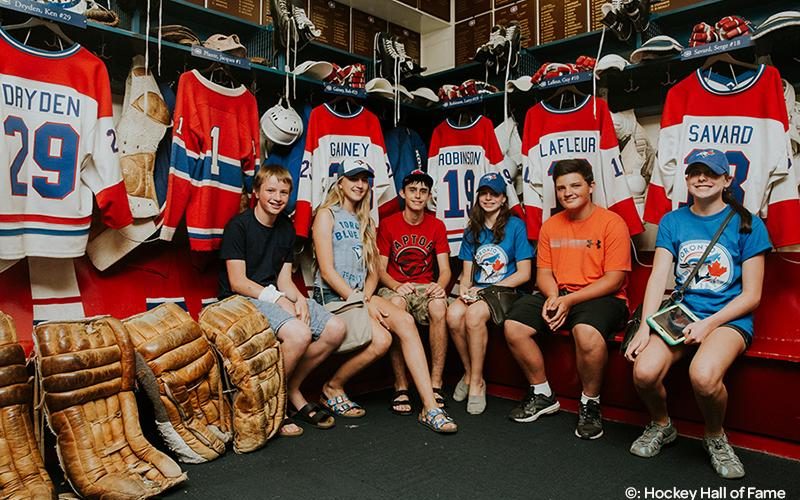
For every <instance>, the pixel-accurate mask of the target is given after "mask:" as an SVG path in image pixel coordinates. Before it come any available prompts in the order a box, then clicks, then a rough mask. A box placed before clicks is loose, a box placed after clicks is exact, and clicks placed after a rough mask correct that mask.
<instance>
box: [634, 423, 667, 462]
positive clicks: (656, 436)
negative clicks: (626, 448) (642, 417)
mask: <svg viewBox="0 0 800 500" xmlns="http://www.w3.org/2000/svg"><path fill="white" fill-rule="evenodd" d="M677 437H678V431H677V430H675V427H674V426H673V425H672V422H670V423H668V424H667V425H658V424H657V423H655V422H650V423H649V424H647V427H645V429H644V432H643V433H642V435H641V436H639V437H638V438H637V439H636V441H634V442H633V444H632V445H631V453H633V454H634V455H636V456H637V457H643V458H650V457H654V456H656V455H658V454H659V453H660V452H661V447H663V446H664V445H665V444H669V443H671V442H673V441H675V439H677Z"/></svg>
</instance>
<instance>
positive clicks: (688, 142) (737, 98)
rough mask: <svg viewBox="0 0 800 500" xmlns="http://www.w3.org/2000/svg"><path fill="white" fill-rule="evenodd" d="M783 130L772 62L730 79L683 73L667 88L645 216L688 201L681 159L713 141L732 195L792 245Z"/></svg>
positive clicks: (793, 204) (793, 190)
mask: <svg viewBox="0 0 800 500" xmlns="http://www.w3.org/2000/svg"><path fill="white" fill-rule="evenodd" d="M788 130H789V121H788V115H787V111H786V104H785V102H784V97H783V88H782V86H781V80H780V75H779V74H778V70H777V69H775V68H774V67H772V66H764V65H762V66H759V67H758V69H757V70H756V71H754V72H751V73H750V74H744V75H739V76H738V77H737V81H733V80H731V79H729V78H725V77H721V76H719V75H716V74H714V73H710V74H709V73H705V72H703V73H701V71H700V70H698V71H696V72H695V73H693V74H691V75H689V76H688V77H686V78H685V79H684V80H682V81H681V82H679V83H678V84H676V85H675V86H674V87H672V88H671V89H670V91H669V93H668V94H667V100H666V102H665V104H664V114H663V115H662V117H661V133H660V135H659V140H658V162H657V164H656V168H655V169H654V170H653V177H652V179H651V181H650V186H649V187H648V191H647V200H646V202H645V211H644V219H645V220H646V221H647V222H652V223H654V224H658V222H659V221H660V220H661V217H662V216H663V215H664V214H665V213H667V212H669V211H671V210H674V209H676V208H678V207H680V206H683V205H686V204H687V203H690V202H691V200H689V196H688V192H687V188H686V181H685V180H684V176H685V170H686V167H687V166H688V165H686V159H687V158H688V157H689V156H690V155H691V154H692V152H694V151H695V150H697V149H708V148H714V149H718V150H720V151H723V152H724V153H725V155H726V156H727V157H728V161H729V162H730V168H731V174H732V176H733V183H732V184H731V190H732V191H733V194H734V196H736V197H737V199H738V200H739V201H740V202H741V203H742V204H743V205H744V206H745V207H746V208H747V209H748V210H750V211H751V212H753V213H756V214H758V215H760V216H761V217H764V218H766V224H767V230H768V231H769V235H770V239H771V240H772V244H773V245H774V246H776V247H782V246H787V245H796V244H799V243H800V201H798V193H797V181H796V178H795V168H793V167H792V163H791V147H790V145H789V133H788Z"/></svg>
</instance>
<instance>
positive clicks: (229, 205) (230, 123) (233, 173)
mask: <svg viewBox="0 0 800 500" xmlns="http://www.w3.org/2000/svg"><path fill="white" fill-rule="evenodd" d="M172 129H173V132H172V157H171V160H170V167H169V184H168V187H167V200H166V202H165V205H164V212H163V219H164V226H163V227H162V228H161V239H163V240H167V241H170V240H172V236H173V234H174V233H175V228H176V227H177V226H178V223H180V221H181V218H182V217H183V214H184V212H185V213H186V228H187V231H188V233H189V247H190V248H191V249H192V250H205V251H208V250H216V249H217V248H219V246H220V243H222V231H223V230H224V229H225V224H227V223H228V221H229V220H230V219H231V217H233V216H234V215H236V214H237V213H238V212H239V208H240V204H241V198H242V193H243V192H250V191H251V188H252V181H253V175H254V173H255V169H257V168H258V166H259V141H260V137H259V128H258V107H257V106H256V98H255V97H254V96H253V94H251V93H250V92H249V91H248V90H247V89H246V88H245V87H244V86H239V87H237V88H235V89H231V88H228V87H223V86H221V85H217V84H216V83H214V82H211V81H209V80H207V79H206V78H205V77H203V75H201V74H200V73H199V72H197V71H196V70H192V71H187V72H186V73H184V74H182V75H181V77H180V80H179V81H178V92H177V96H176V102H175V113H174V115H173V127H172Z"/></svg>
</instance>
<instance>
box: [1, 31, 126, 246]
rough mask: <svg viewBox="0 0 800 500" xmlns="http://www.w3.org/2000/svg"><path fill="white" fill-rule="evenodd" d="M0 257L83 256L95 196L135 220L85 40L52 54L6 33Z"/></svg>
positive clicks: (96, 64)
mask: <svg viewBox="0 0 800 500" xmlns="http://www.w3.org/2000/svg"><path fill="white" fill-rule="evenodd" d="M0 123H2V126H3V134H2V136H0V165H2V167H0V169H2V171H3V173H2V175H0V258H1V259H20V258H22V257H25V256H37V257H79V256H81V255H83V254H84V253H85V251H86V242H87V241H88V239H89V225H90V223H91V219H92V208H93V199H92V198H93V197H92V194H93V193H94V197H95V198H96V200H97V205H98V206H99V207H100V211H101V212H102V216H103V222H104V223H105V224H107V225H108V226H111V227H113V228H120V227H123V226H126V225H128V224H130V223H131V222H132V221H133V219H132V217H131V212H130V208H129V206H128V199H127V194H126V192H125V185H124V184H123V182H122V173H121V170H120V166H119V158H118V155H117V151H118V149H117V148H118V145H117V134H116V131H115V129H114V124H113V121H112V118H111V88H110V85H109V80H108V72H107V71H106V67H105V65H104V64H103V62H102V61H101V60H100V59H98V58H97V57H96V56H95V55H93V54H91V53H90V52H89V51H88V50H86V49H84V48H83V47H81V46H80V45H73V46H72V47H69V48H67V49H65V50H61V51H57V52H50V51H44V50H39V49H34V48H31V47H28V46H26V45H23V44H21V43H19V42H18V41H16V40H14V39H13V38H12V37H11V36H9V35H8V34H7V33H5V32H4V31H3V30H2V29H0Z"/></svg>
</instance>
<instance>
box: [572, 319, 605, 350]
mask: <svg viewBox="0 0 800 500" xmlns="http://www.w3.org/2000/svg"><path fill="white" fill-rule="evenodd" d="M572 336H573V338H574V339H575V349H576V351H577V353H578V354H579V355H584V356H591V355H593V354H595V355H596V354H598V353H600V352H602V351H603V350H605V349H606V342H605V339H603V336H602V335H601V334H600V332H599V331H597V329H596V328H595V327H593V326H589V325H583V324H578V325H575V326H574V327H573V328H572Z"/></svg>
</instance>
